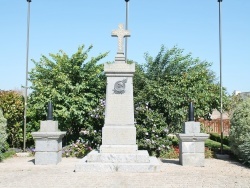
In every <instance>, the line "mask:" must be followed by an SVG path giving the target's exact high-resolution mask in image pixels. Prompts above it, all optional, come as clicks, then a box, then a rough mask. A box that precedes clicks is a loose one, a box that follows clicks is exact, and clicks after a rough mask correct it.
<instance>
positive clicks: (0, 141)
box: [0, 108, 7, 161]
mask: <svg viewBox="0 0 250 188" xmlns="http://www.w3.org/2000/svg"><path fill="white" fill-rule="evenodd" d="M6 126H7V120H6V119H5V118H4V117H3V112H2V109H1V108H0V161H2V159H3V155H2V152H4V151H5V149H6V147H5V145H6V139H7V133H6Z"/></svg>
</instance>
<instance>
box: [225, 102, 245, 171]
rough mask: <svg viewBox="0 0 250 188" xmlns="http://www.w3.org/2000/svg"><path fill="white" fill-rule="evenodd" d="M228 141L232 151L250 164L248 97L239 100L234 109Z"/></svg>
mask: <svg viewBox="0 0 250 188" xmlns="http://www.w3.org/2000/svg"><path fill="white" fill-rule="evenodd" d="M229 141H230V145H231V149H232V151H233V153H234V154H235V155H236V156H237V157H238V158H239V160H241V161H242V162H243V163H245V164H247V165H249V166H250V98H248V99H246V100H244V101H242V102H240V103H239V104H238V105H237V106H236V108H235V109H234V112H233V115H232V118H231V129H230V134H229Z"/></svg>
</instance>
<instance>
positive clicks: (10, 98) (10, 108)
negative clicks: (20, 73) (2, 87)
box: [0, 91, 24, 148]
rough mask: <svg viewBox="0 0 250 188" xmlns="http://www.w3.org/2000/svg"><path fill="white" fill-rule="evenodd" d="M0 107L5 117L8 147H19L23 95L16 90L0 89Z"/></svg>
mask: <svg viewBox="0 0 250 188" xmlns="http://www.w3.org/2000/svg"><path fill="white" fill-rule="evenodd" d="M0 107H1V108H2V110H3V114H4V117H5V118H6V119H7V122H8V123H7V134H8V138H7V141H8V143H9V145H10V147H17V148H18V147H21V145H22V143H23V130H22V126H23V110H24V102H23V96H22V95H21V94H20V93H19V92H17V91H0Z"/></svg>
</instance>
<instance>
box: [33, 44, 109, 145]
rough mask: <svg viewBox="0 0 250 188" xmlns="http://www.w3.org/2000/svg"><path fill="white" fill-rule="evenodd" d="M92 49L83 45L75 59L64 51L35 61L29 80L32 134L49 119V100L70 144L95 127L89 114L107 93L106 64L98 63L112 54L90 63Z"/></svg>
mask: <svg viewBox="0 0 250 188" xmlns="http://www.w3.org/2000/svg"><path fill="white" fill-rule="evenodd" d="M91 49H92V46H90V47H89V48H87V50H85V51H84V46H81V47H79V48H78V51H77V52H76V53H75V54H73V55H72V56H71V57H69V56H68V55H66V54H65V53H64V52H63V51H60V52H59V53H57V54H50V57H51V58H52V59H49V58H47V57H45V56H42V57H41V59H40V61H38V62H36V61H34V60H33V62H34V64H35V67H34V68H33V69H32V71H31V72H30V78H29V80H30V82H31V83H32V86H31V90H32V93H31V94H30V97H29V108H28V117H29V123H28V127H29V128H28V130H29V132H31V131H37V130H38V129H39V120H45V119H46V105H47V103H48V101H52V103H53V105H54V118H55V119H56V120H58V121H59V128H60V129H61V130H63V131H67V135H66V139H68V140H67V141H68V142H70V141H71V139H72V140H75V139H77V138H78V137H79V135H80V132H81V131H82V130H89V129H91V128H92V126H93V125H91V123H90V122H91V120H90V118H91V117H90V115H89V112H90V111H92V110H93V109H94V108H95V107H96V106H97V105H98V103H99V100H100V99H103V98H104V94H105V79H104V78H105V77H104V75H103V65H101V64H98V62H99V61H100V60H101V59H103V58H104V57H106V56H107V54H108V53H103V54H100V55H98V56H97V57H92V58H91V59H90V60H89V61H87V59H88V52H89V51H90V50H91ZM85 61H87V62H85ZM100 126H102V125H100Z"/></svg>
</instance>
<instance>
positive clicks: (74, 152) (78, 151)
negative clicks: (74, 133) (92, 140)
mask: <svg viewBox="0 0 250 188" xmlns="http://www.w3.org/2000/svg"><path fill="white" fill-rule="evenodd" d="M91 150H92V148H91V147H89V146H87V145H86V144H85V143H84V141H83V140H82V139H81V138H79V139H78V140H77V141H76V142H75V143H74V142H72V143H71V144H70V145H68V146H65V147H63V149H62V156H63V157H78V158H82V157H84V156H85V155H86V154H88V153H89V152H90V151H91Z"/></svg>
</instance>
